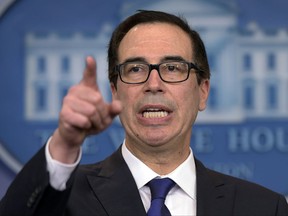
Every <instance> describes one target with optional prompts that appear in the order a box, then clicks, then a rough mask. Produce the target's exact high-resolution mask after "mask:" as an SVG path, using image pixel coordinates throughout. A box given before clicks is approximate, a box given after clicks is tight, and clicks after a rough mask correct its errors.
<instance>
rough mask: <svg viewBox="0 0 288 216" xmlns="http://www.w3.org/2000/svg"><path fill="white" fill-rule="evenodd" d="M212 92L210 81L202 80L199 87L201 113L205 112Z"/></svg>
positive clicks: (199, 108)
mask: <svg viewBox="0 0 288 216" xmlns="http://www.w3.org/2000/svg"><path fill="white" fill-rule="evenodd" d="M209 91H210V80H208V79H206V80H202V81H201V83H200V86H199V98H200V101H199V107H198V110H199V111H203V110H205V109H206V105H207V100H208V95H209Z"/></svg>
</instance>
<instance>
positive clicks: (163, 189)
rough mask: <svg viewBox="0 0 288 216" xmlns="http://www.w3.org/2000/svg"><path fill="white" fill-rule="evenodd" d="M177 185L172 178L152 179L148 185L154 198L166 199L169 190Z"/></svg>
mask: <svg viewBox="0 0 288 216" xmlns="http://www.w3.org/2000/svg"><path fill="white" fill-rule="evenodd" d="M174 185H175V182H174V181H173V180H171V179H170V178H162V179H152V180H151V181H150V182H149V183H148V186H149V187H150V190H151V197H152V200H153V199H165V198H166V196H167V194H168V192H169V191H170V190H171V188H172V187H173V186H174Z"/></svg>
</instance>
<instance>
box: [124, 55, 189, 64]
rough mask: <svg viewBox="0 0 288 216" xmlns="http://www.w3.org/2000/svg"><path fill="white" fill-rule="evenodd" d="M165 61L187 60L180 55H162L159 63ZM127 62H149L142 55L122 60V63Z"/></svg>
mask: <svg viewBox="0 0 288 216" xmlns="http://www.w3.org/2000/svg"><path fill="white" fill-rule="evenodd" d="M165 61H187V60H185V59H184V58H183V57H181V56H164V57H162V58H161V60H160V63H161V62H165ZM129 62H143V63H148V64H149V62H148V61H147V60H146V59H145V58H144V57H133V58H128V59H126V60H125V61H124V62H122V64H124V63H129Z"/></svg>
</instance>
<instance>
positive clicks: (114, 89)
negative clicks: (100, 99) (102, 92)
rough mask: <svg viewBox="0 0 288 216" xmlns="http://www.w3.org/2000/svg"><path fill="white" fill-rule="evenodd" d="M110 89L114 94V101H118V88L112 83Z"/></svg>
mask: <svg viewBox="0 0 288 216" xmlns="http://www.w3.org/2000/svg"><path fill="white" fill-rule="evenodd" d="M110 88H111V92H112V100H117V99H119V98H118V92H117V87H116V86H115V84H114V83H112V82H111V83H110Z"/></svg>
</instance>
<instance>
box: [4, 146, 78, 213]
mask: <svg viewBox="0 0 288 216" xmlns="http://www.w3.org/2000/svg"><path fill="white" fill-rule="evenodd" d="M73 176H74V172H73V174H72V176H71V178H70V179H69V180H68V182H67V185H66V190H64V191H57V190H55V189H53V188H52V187H51V186H50V184H49V173H48V172H47V164H46V158H45V146H44V147H43V148H41V149H40V150H39V152H38V153H37V154H36V155H35V156H34V157H33V158H32V159H31V160H30V161H29V162H28V163H27V164H26V165H25V166H24V167H23V169H22V170H21V171H20V172H19V173H18V175H17V176H16V178H15V179H14V181H13V182H12V184H11V185H10V187H9V188H8V190H7V193H6V194H5V196H4V197H3V199H2V200H1V203H0V215H1V216H13V215H23V216H24V215H25V216H26V215H27V216H28V215H62V214H63V213H64V211H65V208H66V204H67V201H68V199H69V195H70V191H71V187H72V182H73Z"/></svg>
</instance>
